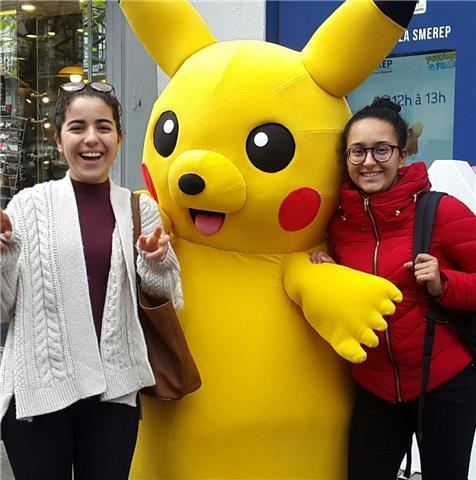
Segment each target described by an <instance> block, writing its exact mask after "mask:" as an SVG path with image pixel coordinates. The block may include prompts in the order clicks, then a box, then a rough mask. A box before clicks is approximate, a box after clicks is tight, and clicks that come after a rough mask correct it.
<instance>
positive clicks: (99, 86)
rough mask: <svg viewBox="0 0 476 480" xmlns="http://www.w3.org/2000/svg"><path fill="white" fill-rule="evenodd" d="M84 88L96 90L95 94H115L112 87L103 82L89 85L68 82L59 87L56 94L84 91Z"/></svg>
mask: <svg viewBox="0 0 476 480" xmlns="http://www.w3.org/2000/svg"><path fill="white" fill-rule="evenodd" d="M85 88H90V89H92V90H96V92H102V93H112V94H115V90H114V87H113V86H112V85H110V84H109V83H103V82H91V83H83V82H68V83H62V84H61V85H60V86H59V90H58V93H60V92H61V91H63V92H67V93H71V92H79V91H80V90H84V89H85Z"/></svg>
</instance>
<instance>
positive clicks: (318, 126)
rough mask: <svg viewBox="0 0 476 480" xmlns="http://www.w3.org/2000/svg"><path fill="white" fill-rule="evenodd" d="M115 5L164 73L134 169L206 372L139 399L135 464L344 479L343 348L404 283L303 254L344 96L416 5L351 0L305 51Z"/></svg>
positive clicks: (348, 349)
mask: <svg viewBox="0 0 476 480" xmlns="http://www.w3.org/2000/svg"><path fill="white" fill-rule="evenodd" d="M121 7H122V9H123V11H124V13H125V15H126V17H127V19H128V21H129V23H130V25H131V26H132V28H133V30H134V31H135V33H136V35H137V36H138V37H139V39H140V40H141V42H142V43H143V45H144V46H145V48H146V49H147V50H148V51H149V53H150V54H151V56H152V57H153V58H154V59H155V60H156V61H157V63H158V64H159V65H160V66H161V67H162V69H163V70H164V71H165V72H166V73H167V74H168V75H169V76H170V77H171V81H170V83H169V84H168V86H167V87H166V89H165V90H164V92H163V93H162V94H161V95H160V97H159V98H158V100H157V101H156V103H155V105H154V108H153V111H152V114H151V117H150V122H149V125H148V128H147V132H146V138H145V146H144V157H143V171H144V176H145V178H146V181H147V184H148V187H149V190H150V192H151V194H152V195H154V196H155V197H156V198H157V199H158V201H159V204H160V209H161V213H162V215H163V217H164V219H166V220H167V221H168V224H169V225H170V228H171V234H172V238H173V241H174V247H175V249H176V252H177V255H178V257H179V259H180V263H181V266H182V279H183V287H184V296H185V308H184V309H183V310H182V311H181V312H179V315H180V321H181V323H182V325H183V328H184V331H185V335H186V337H187V340H188V342H189V345H190V348H191V351H192V352H193V354H194V357H195V360H196V362H197V365H198V367H199V369H200V373H201V376H202V380H203V386H202V388H201V389H200V390H198V391H197V392H195V393H193V394H192V395H189V396H188V397H186V398H184V399H182V400H179V401H177V402H160V401H157V400H156V401H154V400H152V399H148V398H143V409H144V422H142V425H141V429H140V435H139V441H138V446H137V450H136V456H135V460H134V466H133V470H132V474H131V478H133V479H141V480H143V479H151V480H160V479H222V480H225V479H232V478H240V479H244V478H246V479H299V478H302V479H322V480H337V479H340V480H343V479H345V478H346V444H347V436H348V426H349V418H350V412H351V404H352V386H351V382H350V379H349V377H350V375H349V371H348V364H347V363H346V361H345V360H348V361H352V362H362V361H364V360H365V358H366V353H365V350H364V349H363V348H362V345H364V346H367V347H372V346H375V345H376V343H377V342H378V339H377V337H376V335H375V333H374V331H373V330H384V329H385V328H386V322H385V320H384V319H383V316H384V315H391V314H392V313H393V312H394V309H395V305H394V303H393V302H398V301H400V300H401V295H400V292H399V291H398V290H397V289H396V288H395V287H394V286H393V285H392V284H390V283H388V282H387V281H385V280H383V279H380V278H377V277H374V276H371V275H366V274H363V273H360V272H356V271H353V270H350V269H347V268H345V267H341V266H338V265H330V264H327V265H314V264H311V262H310V261H309V256H308V252H309V250H310V249H312V248H319V249H323V248H325V241H326V226H327V223H328V220H329V217H330V216H331V214H332V212H333V211H334V209H335V208H336V206H337V202H338V191H339V184H340V180H341V174H342V172H341V171H342V162H341V160H339V158H338V153H337V152H338V142H339V137H340V134H341V132H342V130H343V126H344V124H345V122H346V121H347V119H348V118H349V116H350V111H349V108H348V106H347V103H346V101H345V100H344V98H343V97H344V95H346V94H347V93H348V92H350V91H351V90H352V89H354V88H355V87H356V86H357V85H359V84H360V83H361V82H362V81H363V80H364V79H365V78H366V77H367V76H368V75H369V74H370V73H371V72H372V71H373V69H374V68H375V67H376V66H377V65H378V63H379V62H380V61H381V60H382V59H383V58H384V57H385V56H386V55H387V54H388V53H389V52H390V50H391V49H392V48H393V46H394V45H395V43H396V42H397V41H398V38H399V37H400V35H401V34H402V33H403V32H404V27H405V26H406V25H407V24H408V21H409V19H410V17H411V14H412V11H413V7H414V2H374V1H371V0H350V1H347V2H345V3H344V4H343V5H342V6H341V7H340V8H338V10H337V11H336V12H335V13H334V14H333V15H332V16H331V17H330V18H329V19H328V20H327V21H326V22H325V23H324V24H323V25H322V26H321V27H320V28H319V29H318V30H317V31H316V33H315V34H314V35H313V36H312V38H311V39H310V40H309V43H308V44H307V45H306V46H305V48H304V49H303V51H302V52H296V51H293V50H290V49H287V48H284V47H282V46H279V45H275V44H270V43H266V42H260V41H231V42H221V43H217V42H216V40H215V39H214V37H213V36H212V34H211V33H210V31H209V30H208V28H207V26H206V25H205V23H204V21H203V20H202V19H201V17H200V16H199V15H198V13H197V12H196V11H195V10H194V9H193V7H192V6H191V5H190V4H189V3H187V2H186V1H184V0H177V1H176V0H173V1H170V0H148V1H142V0H122V2H121ZM316 332H317V333H316ZM336 352H337V354H336ZM344 359H345V360H344Z"/></svg>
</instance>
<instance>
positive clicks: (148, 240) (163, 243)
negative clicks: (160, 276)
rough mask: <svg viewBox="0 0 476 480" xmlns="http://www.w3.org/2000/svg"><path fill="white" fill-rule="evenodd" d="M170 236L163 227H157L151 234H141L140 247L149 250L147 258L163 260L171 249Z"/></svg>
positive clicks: (157, 260) (156, 260) (154, 260)
mask: <svg viewBox="0 0 476 480" xmlns="http://www.w3.org/2000/svg"><path fill="white" fill-rule="evenodd" d="M169 241H170V237H169V236H168V235H167V234H165V233H163V231H162V227H156V228H155V230H154V231H153V232H152V233H151V234H150V235H147V236H145V235H140V236H139V248H140V249H141V250H143V251H144V252H147V255H146V258H147V260H151V261H153V262H162V261H163V260H164V259H165V257H166V255H167V252H168V250H169Z"/></svg>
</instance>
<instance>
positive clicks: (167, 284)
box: [137, 195, 183, 309]
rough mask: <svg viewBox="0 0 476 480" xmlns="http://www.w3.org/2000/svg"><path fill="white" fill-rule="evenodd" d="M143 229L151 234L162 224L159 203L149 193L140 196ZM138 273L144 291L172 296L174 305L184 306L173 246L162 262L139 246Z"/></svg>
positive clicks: (178, 266)
mask: <svg viewBox="0 0 476 480" xmlns="http://www.w3.org/2000/svg"><path fill="white" fill-rule="evenodd" d="M140 216H141V223H142V225H141V230H142V233H143V234H144V235H149V234H150V233H151V232H152V231H153V230H154V229H155V227H157V226H158V225H162V219H161V218H160V215H159V209H158V207H157V204H156V203H155V202H154V201H153V200H152V199H151V198H149V197H148V196H147V195H141V196H140ZM137 251H138V255H137V273H138V274H139V276H140V278H141V289H142V290H143V291H144V293H146V294H147V293H148V294H150V295H154V296H165V297H167V298H170V299H171V300H172V302H173V304H174V307H175V308H177V309H179V308H182V306H183V294H182V283H181V280H180V265H179V262H178V260H177V257H176V255H175V252H174V250H173V248H172V246H170V247H169V250H168V252H167V256H166V257H165V259H164V260H163V261H162V262H151V261H149V260H147V259H146V252H143V251H142V250H141V249H140V248H138V247H137Z"/></svg>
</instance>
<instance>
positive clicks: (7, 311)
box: [0, 199, 21, 323]
mask: <svg viewBox="0 0 476 480" xmlns="http://www.w3.org/2000/svg"><path fill="white" fill-rule="evenodd" d="M15 203H16V200H15V199H14V200H12V201H11V202H10V205H9V208H7V209H6V213H7V215H8V216H9V217H10V221H11V223H12V227H13V228H12V230H13V232H12V233H13V235H12V238H11V241H10V242H9V245H8V250H7V251H2V252H1V253H0V270H1V284H0V296H1V307H0V315H1V316H0V319H1V321H2V323H4V322H9V321H10V319H11V318H12V317H13V311H14V308H15V301H16V294H17V284H18V275H19V265H18V261H19V258H20V252H21V240H20V237H19V235H18V234H16V233H15Z"/></svg>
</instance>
